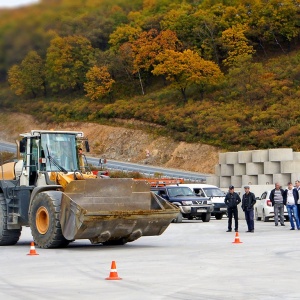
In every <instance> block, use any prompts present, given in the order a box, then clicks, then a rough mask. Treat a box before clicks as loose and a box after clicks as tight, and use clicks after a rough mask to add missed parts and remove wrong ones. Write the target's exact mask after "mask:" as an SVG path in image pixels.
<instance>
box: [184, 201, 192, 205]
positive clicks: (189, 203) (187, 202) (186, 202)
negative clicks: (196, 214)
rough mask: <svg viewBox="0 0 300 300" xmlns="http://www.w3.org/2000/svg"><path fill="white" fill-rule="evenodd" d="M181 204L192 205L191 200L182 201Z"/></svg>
mask: <svg viewBox="0 0 300 300" xmlns="http://www.w3.org/2000/svg"><path fill="white" fill-rule="evenodd" d="M182 204H183V205H193V201H182Z"/></svg>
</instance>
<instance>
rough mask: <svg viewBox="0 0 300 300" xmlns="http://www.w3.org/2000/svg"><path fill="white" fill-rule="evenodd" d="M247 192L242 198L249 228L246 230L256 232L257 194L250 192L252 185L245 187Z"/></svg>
mask: <svg viewBox="0 0 300 300" xmlns="http://www.w3.org/2000/svg"><path fill="white" fill-rule="evenodd" d="M244 189H245V194H244V195H243V199H242V210H243V211H244V212H245V219H246V222H247V226H248V230H247V231H246V232H254V208H253V207H254V204H255V203H256V199H255V195H254V194H253V193H251V192H250V186H249V185H246V186H245V187H244Z"/></svg>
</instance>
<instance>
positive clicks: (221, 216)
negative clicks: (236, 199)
mask: <svg viewBox="0 0 300 300" xmlns="http://www.w3.org/2000/svg"><path fill="white" fill-rule="evenodd" d="M215 218H216V220H222V218H223V214H216V215H215Z"/></svg>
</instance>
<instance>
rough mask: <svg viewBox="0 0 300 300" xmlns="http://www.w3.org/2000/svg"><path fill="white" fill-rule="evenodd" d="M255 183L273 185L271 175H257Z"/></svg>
mask: <svg viewBox="0 0 300 300" xmlns="http://www.w3.org/2000/svg"><path fill="white" fill-rule="evenodd" d="M257 181H258V183H257V184H259V185H261V184H266V185H268V184H272V183H273V175H271V174H269V175H266V174H258V175H257Z"/></svg>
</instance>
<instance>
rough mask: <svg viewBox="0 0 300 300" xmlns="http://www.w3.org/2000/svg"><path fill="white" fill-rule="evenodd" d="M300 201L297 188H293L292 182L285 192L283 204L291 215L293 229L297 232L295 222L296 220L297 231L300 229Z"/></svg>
mask: <svg viewBox="0 0 300 300" xmlns="http://www.w3.org/2000/svg"><path fill="white" fill-rule="evenodd" d="M298 200H299V194H298V191H297V189H296V188H294V187H293V184H292V183H291V182H289V183H288V188H287V189H286V190H285V191H284V197H283V203H284V205H286V208H287V211H288V213H289V219H290V223H291V229H290V230H295V225H294V220H293V217H294V218H295V222H296V226H297V229H298V230H299V229H300V224H299V217H298V210H297V202H298Z"/></svg>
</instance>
